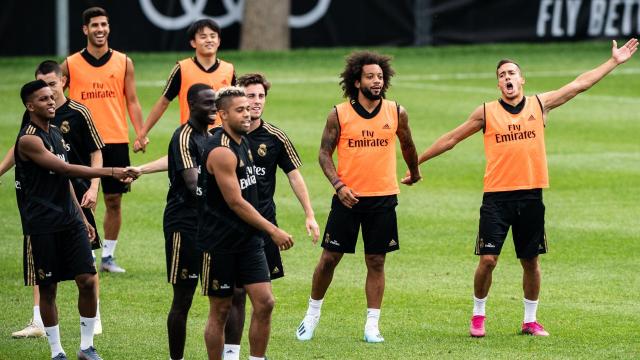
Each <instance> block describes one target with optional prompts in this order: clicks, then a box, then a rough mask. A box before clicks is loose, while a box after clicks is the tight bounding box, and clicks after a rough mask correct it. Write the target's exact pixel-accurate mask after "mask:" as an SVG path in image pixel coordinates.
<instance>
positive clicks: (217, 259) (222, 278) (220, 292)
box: [200, 247, 270, 297]
mask: <svg viewBox="0 0 640 360" xmlns="http://www.w3.org/2000/svg"><path fill="white" fill-rule="evenodd" d="M200 282H201V285H202V295H206V296H215V297H229V296H232V295H233V289H234V287H236V286H237V287H242V286H244V285H249V284H256V283H262V282H270V276H269V269H268V267H267V259H266V258H265V256H264V250H263V249H262V248H261V247H260V248H257V249H252V250H247V251H243V252H237V253H227V254H220V253H215V252H204V254H203V257H202V272H201V273H200Z"/></svg>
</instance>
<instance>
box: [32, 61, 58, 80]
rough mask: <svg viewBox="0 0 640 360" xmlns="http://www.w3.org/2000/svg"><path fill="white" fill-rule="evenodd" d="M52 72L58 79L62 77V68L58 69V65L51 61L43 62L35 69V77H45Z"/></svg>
mask: <svg viewBox="0 0 640 360" xmlns="http://www.w3.org/2000/svg"><path fill="white" fill-rule="evenodd" d="M52 72H54V73H56V75H57V76H58V77H60V76H62V68H60V64H58V63H57V62H56V61H53V60H45V61H43V62H41V63H40V64H39V65H38V67H37V68H36V74H35V76H36V77H37V76H38V74H41V75H46V74H50V73H52Z"/></svg>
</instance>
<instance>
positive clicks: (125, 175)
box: [111, 166, 142, 184]
mask: <svg viewBox="0 0 640 360" xmlns="http://www.w3.org/2000/svg"><path fill="white" fill-rule="evenodd" d="M140 175H142V172H141V171H140V169H139V168H136V167H134V166H127V167H126V168H119V167H113V168H111V177H113V178H115V179H118V180H120V181H121V182H123V183H125V184H131V183H132V182H134V181H135V180H137V179H138V178H139V177H140Z"/></svg>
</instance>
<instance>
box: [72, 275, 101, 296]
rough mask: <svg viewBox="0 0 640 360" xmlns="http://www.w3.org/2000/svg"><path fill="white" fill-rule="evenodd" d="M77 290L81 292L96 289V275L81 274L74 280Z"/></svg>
mask: <svg viewBox="0 0 640 360" xmlns="http://www.w3.org/2000/svg"><path fill="white" fill-rule="evenodd" d="M76 284H77V285H78V290H79V291H80V292H82V293H87V292H93V291H95V289H96V285H97V283H96V276H95V275H89V274H87V275H82V276H79V277H78V278H77V280H76Z"/></svg>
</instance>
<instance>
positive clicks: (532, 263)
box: [520, 257, 540, 273]
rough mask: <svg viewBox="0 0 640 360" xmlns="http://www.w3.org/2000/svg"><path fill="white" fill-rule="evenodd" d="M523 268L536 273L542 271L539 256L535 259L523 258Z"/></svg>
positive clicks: (521, 261)
mask: <svg viewBox="0 0 640 360" xmlns="http://www.w3.org/2000/svg"><path fill="white" fill-rule="evenodd" d="M520 263H521V264H522V269H523V270H524V271H525V272H527V273H536V272H539V271H540V263H539V262H538V258H537V257H536V258H533V259H521V260H520Z"/></svg>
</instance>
